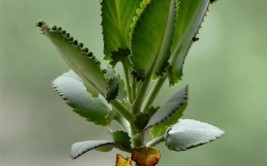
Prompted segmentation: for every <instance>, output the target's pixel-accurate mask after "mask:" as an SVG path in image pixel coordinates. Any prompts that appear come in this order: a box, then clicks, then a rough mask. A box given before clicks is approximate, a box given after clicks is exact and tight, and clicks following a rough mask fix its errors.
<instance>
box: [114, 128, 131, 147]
mask: <svg viewBox="0 0 267 166" xmlns="http://www.w3.org/2000/svg"><path fill="white" fill-rule="evenodd" d="M111 134H112V137H113V140H114V141H115V142H116V143H117V144H119V145H121V146H122V147H123V148H124V149H127V150H130V149H131V138H130V137H129V135H128V133H126V132H124V131H115V132H112V133H111Z"/></svg>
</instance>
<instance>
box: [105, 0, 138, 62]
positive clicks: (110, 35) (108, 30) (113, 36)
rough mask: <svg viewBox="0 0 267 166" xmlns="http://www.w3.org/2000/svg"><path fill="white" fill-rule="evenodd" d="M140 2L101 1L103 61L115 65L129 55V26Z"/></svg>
mask: <svg viewBox="0 0 267 166" xmlns="http://www.w3.org/2000/svg"><path fill="white" fill-rule="evenodd" d="M141 1H142V0H102V2H101V5H102V27H103V37H104V53H105V55H106V57H105V59H108V60H111V64H113V65H115V64H116V63H117V62H118V61H120V60H122V59H123V58H125V57H127V56H128V55H129V54H130V51H129V49H130V46H129V43H130V35H129V33H130V24H131V22H132V18H133V16H134V15H135V12H136V9H137V8H138V6H139V4H140V2H141Z"/></svg>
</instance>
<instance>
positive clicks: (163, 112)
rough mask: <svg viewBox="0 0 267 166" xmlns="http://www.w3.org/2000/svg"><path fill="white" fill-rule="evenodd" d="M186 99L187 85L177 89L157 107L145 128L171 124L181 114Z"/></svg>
mask: <svg viewBox="0 0 267 166" xmlns="http://www.w3.org/2000/svg"><path fill="white" fill-rule="evenodd" d="M187 101H188V86H185V87H184V88H182V89H180V90H179V91H177V92H176V93H175V94H174V95H173V96H172V97H170V98H169V100H168V101H167V102H166V103H165V104H164V105H163V106H161V107H160V108H159V110H158V111H157V112H156V113H155V114H154V115H153V116H152V117H151V118H150V120H149V122H148V124H147V125H146V127H145V129H147V128H150V127H152V126H155V125H160V124H163V125H165V126H166V125H171V124H174V123H176V122H177V121H178V119H179V118H180V117H181V116H182V115H183V112H184V110H185V107H186V105H187Z"/></svg>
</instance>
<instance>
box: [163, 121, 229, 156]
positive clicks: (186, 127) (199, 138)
mask: <svg viewBox="0 0 267 166" xmlns="http://www.w3.org/2000/svg"><path fill="white" fill-rule="evenodd" d="M223 134H224V131H222V130H221V129H219V128H217V127H215V126H212V125H210V124H207V123H203V122H200V121H196V120H192V119H181V120H180V121H179V122H178V123H177V124H175V125H174V126H172V127H170V128H169V129H168V131H167V133H166V138H165V143H166V146H167V147H168V148H169V149H170V150H174V151H185V150H188V149H191V148H194V147H197V146H200V145H203V144H206V143H209V142H211V141H214V140H216V139H217V138H219V137H221V136H222V135H223Z"/></svg>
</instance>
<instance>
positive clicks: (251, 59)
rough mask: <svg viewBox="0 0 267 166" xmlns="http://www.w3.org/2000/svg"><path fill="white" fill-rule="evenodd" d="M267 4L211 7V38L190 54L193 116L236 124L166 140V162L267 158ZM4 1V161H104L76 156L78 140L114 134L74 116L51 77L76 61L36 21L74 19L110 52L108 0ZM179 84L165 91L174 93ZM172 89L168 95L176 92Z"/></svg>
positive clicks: (73, 28) (206, 32) (205, 34)
mask: <svg viewBox="0 0 267 166" xmlns="http://www.w3.org/2000/svg"><path fill="white" fill-rule="evenodd" d="M51 4H53V7H52V6H51ZM266 5H267V2H266V1H263V0H258V1H257V2H256V1H249V0H236V1H223V0H220V1H218V2H217V3H215V4H214V5H212V6H211V7H210V10H212V14H210V16H209V17H207V18H206V19H205V22H204V24H203V26H202V28H201V30H200V31H201V33H200V35H199V36H198V37H200V40H201V42H199V43H198V42H196V43H195V44H194V45H193V48H192V50H191V52H190V54H189V56H188V57H187V60H186V63H185V68H184V73H186V74H184V75H185V76H186V77H184V79H183V82H184V84H190V94H189V96H190V101H189V106H188V110H187V112H186V115H185V116H188V117H190V118H194V119H199V120H201V121H205V122H208V123H211V124H216V126H220V127H221V128H223V129H225V131H226V134H225V136H224V139H221V140H220V141H217V142H214V143H213V145H212V146H206V147H205V148H197V149H193V150H191V151H190V152H189V153H186V152H185V153H175V152H170V151H167V150H166V151H164V150H163V151H161V153H162V155H164V156H165V157H163V158H162V159H161V161H160V165H167V164H168V165H177V163H179V165H199V164H200V163H201V165H205V166H214V165H216V166H224V165H242V166H250V165H259V166H261V165H266V164H267V159H266V157H265V155H266V154H267V145H266V143H265V140H267V130H266V129H265V119H266V118H265V117H266V116H267V113H266V111H267V102H266V100H267V76H266V72H267V56H266V53H267V49H266V44H267V38H266V30H265V29H266V28H267V22H266V20H265V19H266V17H267V12H266ZM0 7H1V9H0V12H1V14H0V17H1V24H0V26H1V28H0V30H1V43H0V45H1V48H0V51H1V59H0V77H1V79H0V85H1V87H0V93H1V98H0V106H1V115H0V116H1V121H0V123H1V125H0V132H1V133H0V134H1V135H0V137H1V142H0V143H1V145H0V146H1V147H0V151H1V154H0V155H1V159H0V160H1V161H0V163H1V164H2V163H3V165H20V166H34V165H38V166H46V165H65V166H69V165H88V158H91V159H92V160H91V161H94V158H96V157H99V156H100V155H99V156H98V152H92V153H90V155H87V156H85V157H82V158H81V159H80V160H77V161H75V162H70V161H69V160H70V159H69V154H68V148H69V147H68V145H70V144H71V143H73V142H76V141H80V140H81V139H84V140H87V139H88V138H89V137H90V138H92V137H93V138H95V139H102V138H109V136H108V135H104V134H102V133H99V132H98V131H99V128H98V127H95V126H93V125H90V124H88V123H86V122H85V121H81V120H80V117H78V116H76V117H75V116H74V117H73V114H72V112H71V111H69V108H68V107H67V106H65V105H64V103H63V102H60V99H58V97H57V94H56V93H55V92H53V90H52V88H50V85H49V81H48V80H51V81H52V80H53V79H54V78H55V77H56V76H58V75H60V74H61V73H63V72H65V71H67V70H68V67H67V66H66V65H65V63H64V62H63V61H62V60H61V59H60V57H59V56H58V55H57V52H56V51H54V49H52V48H51V47H52V46H51V45H50V44H49V43H48V42H47V41H46V39H44V38H42V37H40V35H39V34H38V32H36V31H37V30H36V29H35V27H34V26H33V24H34V23H35V22H36V21H37V20H38V19H40V18H43V19H44V20H47V22H50V23H57V24H60V25H62V26H64V27H67V28H68V30H69V31H70V33H72V34H73V35H74V36H77V38H79V39H80V40H81V41H87V43H85V45H87V46H90V48H92V49H93V50H92V51H93V52H94V53H95V55H96V56H99V57H101V58H102V57H103V55H102V48H103V43H102V40H101V39H102V38H101V26H100V9H99V5H98V1H94V2H91V1H88V0H78V1H69V0H68V1H61V0H59V1H52V0H46V1H41V0H24V1H19V0H2V1H1V5H0ZM84 11H87V12H84ZM208 14H209V13H208ZM77 29H78V30H77ZM74 32H76V34H75V33H74ZM40 50H42V51H40ZM44 50H47V51H44ZM166 86H167V85H166ZM176 89H177V87H174V88H171V89H168V88H166V89H164V92H165V93H172V94H173V92H175V90H176ZM164 96H165V95H162V98H161V99H158V102H159V103H163V102H165V101H166V100H167V99H165V98H164ZM62 111H65V113H62ZM62 115H64V116H62ZM87 131H88V132H87ZM92 132H95V134H92ZM89 133H90V134H89ZM62 142H63V143H62ZM167 153H168V154H167ZM114 154H116V151H114ZM114 154H101V158H105V160H97V162H98V163H97V164H98V165H110V163H114V161H113V160H114V158H113V156H114ZM166 154H167V155H166ZM96 155H97V156H96ZM109 156H112V157H109ZM192 158H194V160H192Z"/></svg>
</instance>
